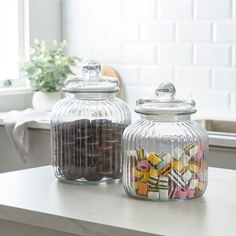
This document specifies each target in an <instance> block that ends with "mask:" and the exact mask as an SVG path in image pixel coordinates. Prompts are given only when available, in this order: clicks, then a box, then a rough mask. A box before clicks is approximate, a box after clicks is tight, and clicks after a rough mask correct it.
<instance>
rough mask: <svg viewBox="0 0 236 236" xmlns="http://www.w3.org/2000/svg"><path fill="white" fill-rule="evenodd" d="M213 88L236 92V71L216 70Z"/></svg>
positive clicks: (214, 71)
mask: <svg viewBox="0 0 236 236" xmlns="http://www.w3.org/2000/svg"><path fill="white" fill-rule="evenodd" d="M213 88H214V89H220V90H236V69H232V68H230V69H214V70H213Z"/></svg>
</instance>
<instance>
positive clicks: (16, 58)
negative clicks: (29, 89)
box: [0, 0, 25, 87]
mask: <svg viewBox="0 0 236 236" xmlns="http://www.w3.org/2000/svg"><path fill="white" fill-rule="evenodd" d="M24 4H25V1H24V0H7V1H0V87H6V86H9V87H12V86H22V85H23V82H24V81H23V79H22V78H21V74H20V62H21V61H22V60H23V58H24V51H25V50H24V48H25V47H24V46H25V45H24V43H25V37H24V33H25V30H24V28H25V27H24V26H25V24H24V23H25V21H24V9H25V6H24ZM11 85H12V86H11Z"/></svg>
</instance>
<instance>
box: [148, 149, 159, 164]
mask: <svg viewBox="0 0 236 236" xmlns="http://www.w3.org/2000/svg"><path fill="white" fill-rule="evenodd" d="M148 161H149V162H150V163H151V164H152V165H153V166H156V165H157V164H158V163H159V162H161V158H160V157H159V156H158V155H157V154H155V153H154V152H150V153H149V155H148Z"/></svg>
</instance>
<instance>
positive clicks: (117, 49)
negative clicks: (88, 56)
mask: <svg viewBox="0 0 236 236" xmlns="http://www.w3.org/2000/svg"><path fill="white" fill-rule="evenodd" d="M92 56H93V58H94V59H96V60H98V61H100V62H101V63H120V62H121V61H122V46H121V43H110V42H106V43H105V42H104V43H97V42H96V43H94V44H93V46H92Z"/></svg>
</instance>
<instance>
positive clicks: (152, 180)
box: [148, 177, 158, 184]
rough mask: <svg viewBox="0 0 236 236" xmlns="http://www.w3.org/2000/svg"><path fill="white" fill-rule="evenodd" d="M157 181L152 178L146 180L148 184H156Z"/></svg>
mask: <svg viewBox="0 0 236 236" xmlns="http://www.w3.org/2000/svg"><path fill="white" fill-rule="evenodd" d="M157 182H158V180H157V179H153V178H152V177H149V178H148V183H150V184H157Z"/></svg>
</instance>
